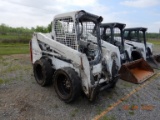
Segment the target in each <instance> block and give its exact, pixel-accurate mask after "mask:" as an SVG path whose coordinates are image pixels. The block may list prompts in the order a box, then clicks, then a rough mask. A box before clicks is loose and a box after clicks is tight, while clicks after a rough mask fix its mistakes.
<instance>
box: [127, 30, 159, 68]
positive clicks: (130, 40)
mask: <svg viewBox="0 0 160 120" xmlns="http://www.w3.org/2000/svg"><path fill="white" fill-rule="evenodd" d="M146 31H147V28H143V27H137V28H126V29H124V39H126V40H125V43H127V44H130V45H132V46H134V47H137V48H139V49H141V50H142V51H144V55H143V58H144V59H145V60H147V62H148V63H149V64H150V65H151V66H152V67H153V68H156V69H160V55H153V50H152V49H153V44H152V43H148V42H146Z"/></svg>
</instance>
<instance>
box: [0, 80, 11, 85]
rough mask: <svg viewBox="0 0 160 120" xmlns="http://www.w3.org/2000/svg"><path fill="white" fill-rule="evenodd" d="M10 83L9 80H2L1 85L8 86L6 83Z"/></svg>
mask: <svg viewBox="0 0 160 120" xmlns="http://www.w3.org/2000/svg"><path fill="white" fill-rule="evenodd" d="M9 82H10V80H7V79H5V80H4V79H0V85H1V84H6V83H9Z"/></svg>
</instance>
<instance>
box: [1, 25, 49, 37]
mask: <svg viewBox="0 0 160 120" xmlns="http://www.w3.org/2000/svg"><path fill="white" fill-rule="evenodd" d="M33 32H43V33H47V32H51V23H50V24H48V25H47V26H36V27H35V28H34V27H32V28H25V27H11V26H8V25H6V24H1V25H0V34H2V35H5V34H8V33H22V34H23V33H33Z"/></svg>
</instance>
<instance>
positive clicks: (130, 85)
mask: <svg viewBox="0 0 160 120" xmlns="http://www.w3.org/2000/svg"><path fill="white" fill-rule="evenodd" d="M123 86H124V87H132V84H131V83H129V82H125V83H124V84H123Z"/></svg>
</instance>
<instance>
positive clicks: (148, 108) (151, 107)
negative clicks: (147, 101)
mask: <svg viewBox="0 0 160 120" xmlns="http://www.w3.org/2000/svg"><path fill="white" fill-rule="evenodd" d="M154 107H155V106H153V105H141V109H142V110H149V111H151V110H153V109H154Z"/></svg>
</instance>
